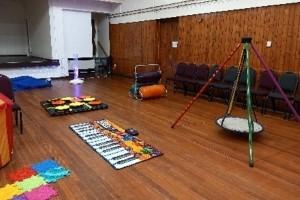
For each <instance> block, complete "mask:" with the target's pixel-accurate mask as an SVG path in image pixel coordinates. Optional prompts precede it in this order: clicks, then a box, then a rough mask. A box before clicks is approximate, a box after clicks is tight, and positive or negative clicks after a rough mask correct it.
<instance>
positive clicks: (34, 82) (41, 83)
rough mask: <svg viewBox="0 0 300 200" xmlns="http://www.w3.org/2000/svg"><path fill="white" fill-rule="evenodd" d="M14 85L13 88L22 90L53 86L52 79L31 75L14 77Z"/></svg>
mask: <svg viewBox="0 0 300 200" xmlns="http://www.w3.org/2000/svg"><path fill="white" fill-rule="evenodd" d="M11 81H12V86H13V90H14V91H15V92H16V91H21V90H30V89H35V88H45V87H51V86H52V84H51V80H47V79H37V78H33V77H31V76H20V77H16V78H12V79H11Z"/></svg>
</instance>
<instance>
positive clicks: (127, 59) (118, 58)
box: [110, 21, 158, 76]
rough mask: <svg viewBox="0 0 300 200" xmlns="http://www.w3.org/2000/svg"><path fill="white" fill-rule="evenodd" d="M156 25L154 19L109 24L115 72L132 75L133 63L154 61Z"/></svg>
mask: <svg viewBox="0 0 300 200" xmlns="http://www.w3.org/2000/svg"><path fill="white" fill-rule="evenodd" d="M157 27H158V26H157V22H156V21H147V22H139V23H130V24H118V25H110V41H111V55H112V57H113V62H114V64H116V65H117V67H116V69H115V73H118V74H123V75H126V76H132V74H133V71H134V66H135V65H137V64H146V63H156V60H157V56H158V55H157V53H158V43H157V37H158V36H157Z"/></svg>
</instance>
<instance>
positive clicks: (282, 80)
mask: <svg viewBox="0 0 300 200" xmlns="http://www.w3.org/2000/svg"><path fill="white" fill-rule="evenodd" d="M298 82H299V77H298V75H297V74H296V73H294V72H284V73H283V74H282V75H281V76H280V77H279V85H280V87H281V88H282V90H283V91H284V92H285V94H286V95H287V97H288V99H289V100H290V101H294V100H295V95H296V91H297V89H298ZM283 100H284V99H283V97H282V96H281V94H280V93H279V91H278V90H277V89H276V88H275V89H273V91H271V92H270V93H269V94H268V96H267V98H266V100H265V102H264V106H263V113H264V114H265V113H266V111H267V109H266V107H267V104H268V103H269V101H271V102H272V108H273V112H275V111H276V101H283Z"/></svg>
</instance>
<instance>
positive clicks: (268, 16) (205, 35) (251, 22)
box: [110, 3, 300, 75]
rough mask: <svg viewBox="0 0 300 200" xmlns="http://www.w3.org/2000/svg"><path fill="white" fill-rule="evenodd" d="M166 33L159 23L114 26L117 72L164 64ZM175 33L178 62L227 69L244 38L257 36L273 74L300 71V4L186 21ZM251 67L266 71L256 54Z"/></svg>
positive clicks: (207, 16) (199, 16) (256, 41)
mask: <svg viewBox="0 0 300 200" xmlns="http://www.w3.org/2000/svg"><path fill="white" fill-rule="evenodd" d="M160 28H161V26H160V22H159V20H158V21H157V22H155V21H149V22H139V23H130V24H118V25H111V35H110V36H111V49H112V56H113V58H114V61H115V63H116V64H117V65H118V68H117V72H119V73H122V74H127V75H128V74H130V73H131V72H132V68H133V66H134V65H135V64H140V63H146V62H150V61H151V62H152V61H160V60H161V58H160V59H157V58H158V57H157V55H158V54H159V55H160V56H166V53H165V52H159V51H162V49H164V48H159V44H160V43H161V44H163V43H164V41H160V39H163V38H162V37H161V36H160V33H161V32H162V31H161V30H160ZM173 31H174V32H177V33H178V38H179V39H178V40H179V47H178V49H177V52H176V58H173V59H175V60H176V61H177V62H180V61H186V62H194V63H221V62H222V61H224V59H225V58H226V57H227V55H228V54H229V53H230V51H231V50H232V49H233V48H234V47H235V45H236V44H237V43H238V42H240V40H241V37H243V36H251V37H252V38H253V43H254V44H255V46H256V47H257V48H258V49H259V51H260V52H261V54H262V56H263V57H264V59H265V60H266V62H267V63H268V64H269V66H270V67H271V68H272V69H274V70H275V71H278V72H282V71H287V70H288V71H294V72H299V70H300V3H297V4H287V5H280V6H271V7H263V8H253V9H246V10H238V11H228V12H219V13H210V14H201V15H193V16H186V17H180V18H179V21H178V27H177V28H174V30H173ZM268 40H271V41H272V47H271V48H266V42H267V41H268ZM167 43H168V42H167ZM167 43H166V44H167ZM169 45H171V43H169ZM238 57H239V53H238V54H236V55H235V57H234V58H233V59H232V60H231V62H230V63H229V64H237V63H238V59H239V58H238ZM251 64H252V66H253V67H254V68H256V69H258V68H260V64H259V62H258V60H257V58H256V57H255V56H254V55H253V53H252V56H251Z"/></svg>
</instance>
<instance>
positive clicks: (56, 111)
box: [41, 96, 108, 116]
mask: <svg viewBox="0 0 300 200" xmlns="http://www.w3.org/2000/svg"><path fill="white" fill-rule="evenodd" d="M41 105H42V107H43V108H44V109H45V110H46V111H47V112H48V113H49V115H50V116H60V115H67V114H72V113H79V112H86V111H93V110H104V109H107V108H108V105H107V104H105V103H103V102H102V101H101V100H100V99H97V98H95V97H92V96H79V97H63V98H54V99H48V100H46V101H42V102H41Z"/></svg>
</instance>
